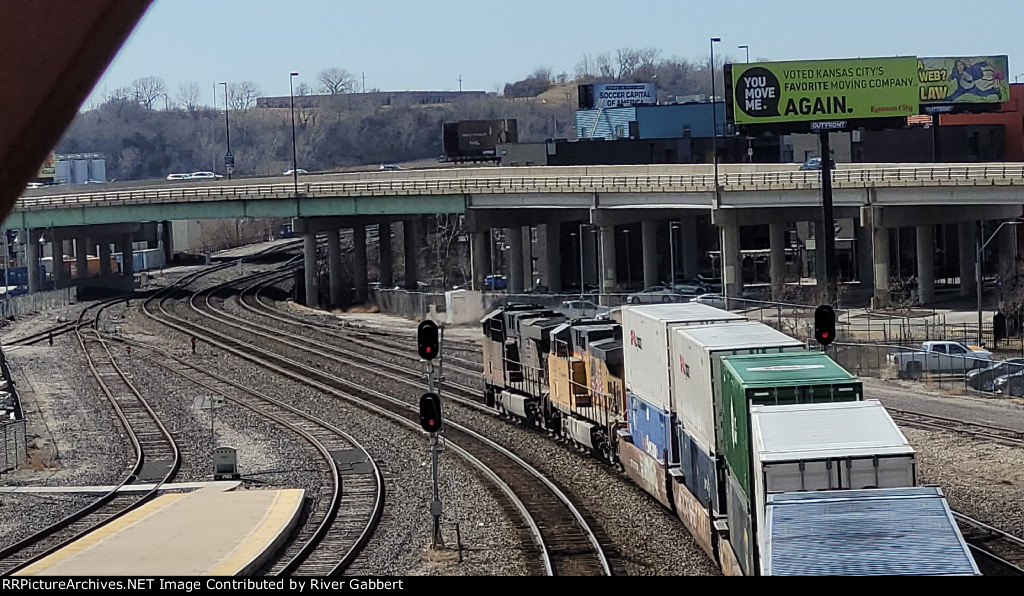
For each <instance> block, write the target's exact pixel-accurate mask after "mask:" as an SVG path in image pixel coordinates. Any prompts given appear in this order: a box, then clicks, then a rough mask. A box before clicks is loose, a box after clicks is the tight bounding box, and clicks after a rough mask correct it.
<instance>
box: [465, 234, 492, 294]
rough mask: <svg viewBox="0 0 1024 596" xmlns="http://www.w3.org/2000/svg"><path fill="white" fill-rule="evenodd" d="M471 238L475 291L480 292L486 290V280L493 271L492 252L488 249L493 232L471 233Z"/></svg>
mask: <svg viewBox="0 0 1024 596" xmlns="http://www.w3.org/2000/svg"><path fill="white" fill-rule="evenodd" d="M469 237H470V241H471V242H472V249H473V289H474V290H476V291H477V292H480V291H483V290H484V279H485V278H486V277H487V275H488V274H489V273H490V270H491V263H490V250H488V247H487V244H488V241H489V240H490V239H491V231H490V230H484V231H482V232H470V234H469Z"/></svg>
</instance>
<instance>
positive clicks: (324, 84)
mask: <svg viewBox="0 0 1024 596" xmlns="http://www.w3.org/2000/svg"><path fill="white" fill-rule="evenodd" d="M316 78H317V80H318V81H320V90H321V91H322V92H324V93H326V94H328V95H340V94H342V93H352V92H353V91H355V89H356V78H355V77H354V76H352V73H350V72H349V71H347V70H345V69H344V68H338V67H336V66H335V67H333V68H325V69H323V70H321V71H320V72H319V74H317V75H316Z"/></svg>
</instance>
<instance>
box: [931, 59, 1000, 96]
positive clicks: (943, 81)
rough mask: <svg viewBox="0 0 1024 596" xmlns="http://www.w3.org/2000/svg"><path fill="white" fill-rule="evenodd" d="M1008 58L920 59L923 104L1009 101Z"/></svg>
mask: <svg viewBox="0 0 1024 596" xmlns="http://www.w3.org/2000/svg"><path fill="white" fill-rule="evenodd" d="M1007 72H1008V70H1007V59H1006V56H968V57H959V58H957V57H945V58H918V60H917V74H918V79H919V80H920V82H921V84H920V90H921V93H920V97H919V100H920V102H921V103H922V104H957V103H1003V102H1006V101H1010V81H1009V80H1008V79H1007V76H1006V75H1007Z"/></svg>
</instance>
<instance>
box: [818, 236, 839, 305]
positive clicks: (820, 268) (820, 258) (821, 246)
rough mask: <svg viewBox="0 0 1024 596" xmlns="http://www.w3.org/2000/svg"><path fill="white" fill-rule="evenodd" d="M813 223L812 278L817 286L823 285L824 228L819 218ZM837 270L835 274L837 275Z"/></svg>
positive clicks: (822, 286) (821, 286)
mask: <svg viewBox="0 0 1024 596" xmlns="http://www.w3.org/2000/svg"><path fill="white" fill-rule="evenodd" d="M813 223H814V280H815V283H816V284H817V286H818V288H819V289H821V288H824V287H825V230H824V228H822V227H821V220H820V219H819V220H817V221H815V222H813ZM838 273H839V272H838V271H837V272H836V274H837V275H838Z"/></svg>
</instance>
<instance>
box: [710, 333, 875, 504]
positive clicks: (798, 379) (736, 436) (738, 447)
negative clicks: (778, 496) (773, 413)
mask: <svg viewBox="0 0 1024 596" xmlns="http://www.w3.org/2000/svg"><path fill="white" fill-rule="evenodd" d="M721 362H722V378H721V385H720V387H721V391H722V402H721V403H722V408H723V412H722V431H723V434H724V439H725V440H724V441H723V442H724V444H725V463H726V466H727V467H728V468H729V471H730V473H731V474H732V476H733V477H734V478H735V479H736V482H737V483H738V484H739V486H740V488H741V489H742V490H743V492H744V494H745V495H746V497H747V500H748V502H749V500H750V498H751V495H753V492H754V491H753V489H752V488H751V478H750V474H751V471H750V461H751V449H752V446H751V445H750V404H757V405H785V404H813V403H829V402H842V401H860V400H862V399H864V388H863V386H862V385H861V382H860V380H859V379H857V377H854V376H853V375H851V374H850V373H848V372H846V369H844V368H843V367H841V366H839V365H838V364H836V363H835V361H833V360H832V359H831V358H829V357H828V356H826V355H825V354H822V353H821V352H788V353H782V354H749V355H743V356H725V357H723V358H722V360H721Z"/></svg>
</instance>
